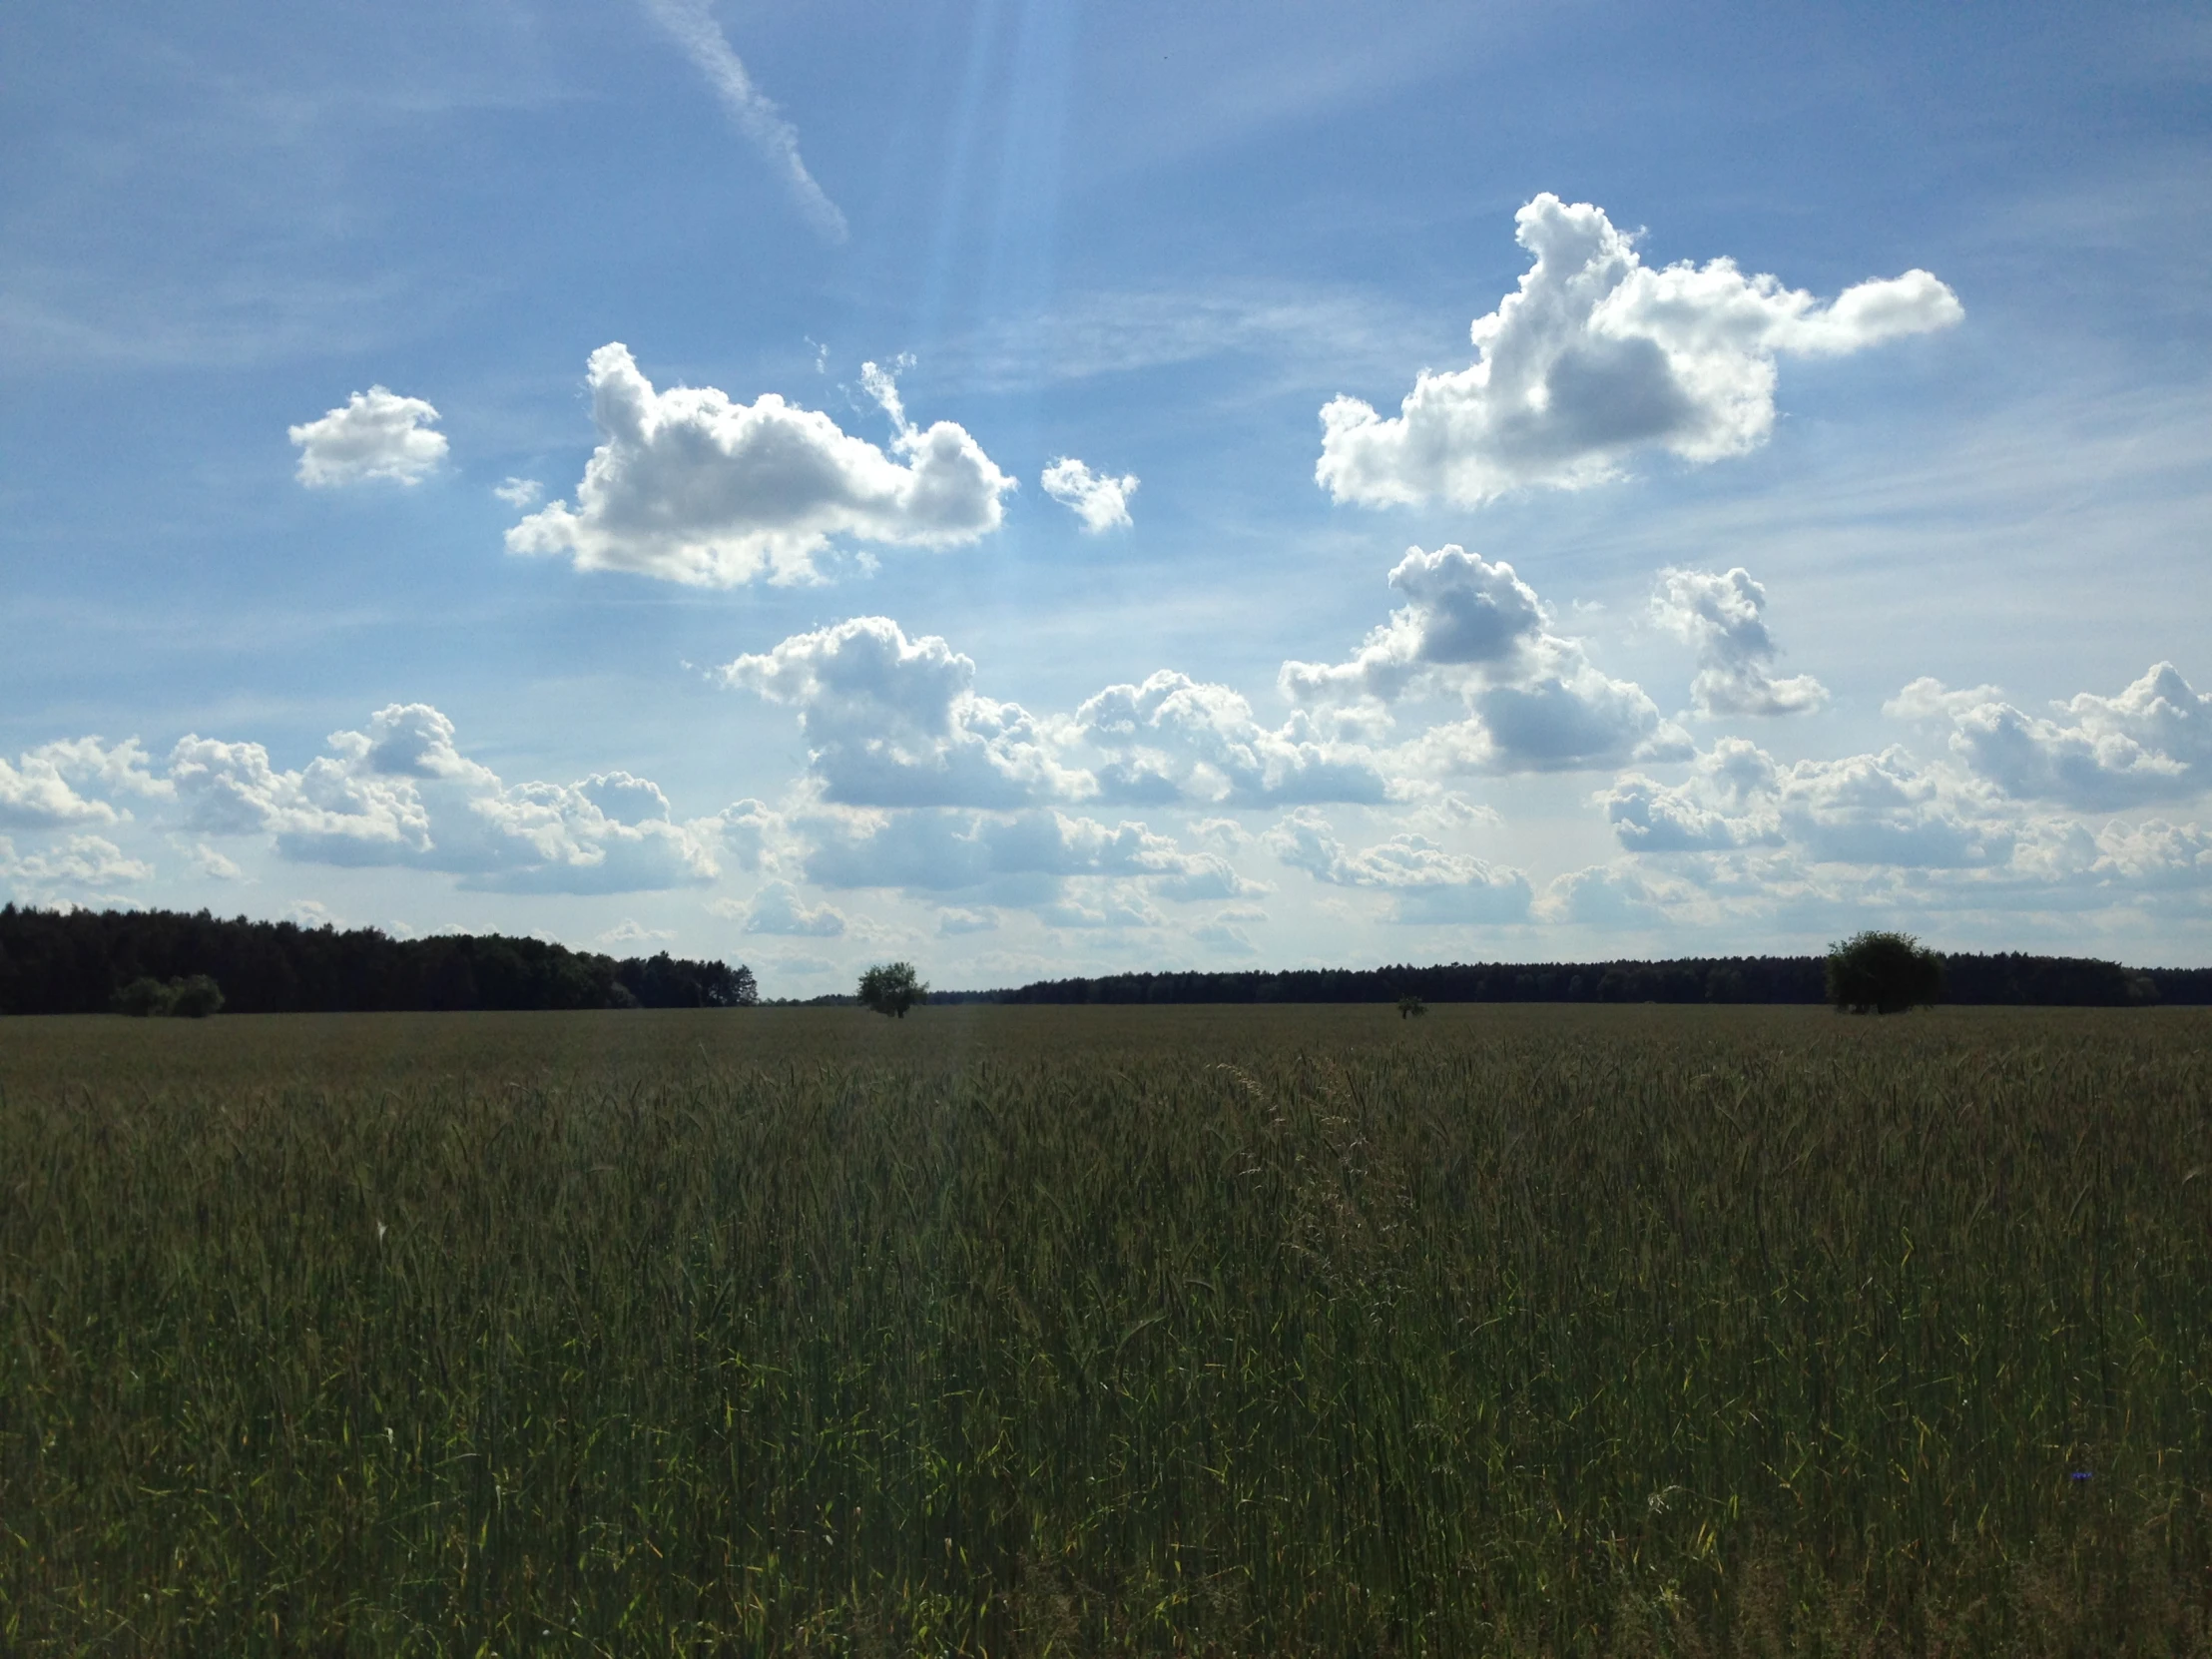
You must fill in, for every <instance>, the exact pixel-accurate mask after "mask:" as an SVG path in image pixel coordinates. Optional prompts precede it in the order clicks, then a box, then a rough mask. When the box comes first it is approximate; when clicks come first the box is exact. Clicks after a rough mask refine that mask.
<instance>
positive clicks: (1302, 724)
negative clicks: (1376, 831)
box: [1075, 669, 1389, 807]
mask: <svg viewBox="0 0 2212 1659" xmlns="http://www.w3.org/2000/svg"><path fill="white" fill-rule="evenodd" d="M1075 729H1076V731H1077V732H1078V733H1080V734H1081V736H1082V737H1083V738H1084V739H1085V740H1087V741H1088V742H1089V743H1090V744H1092V745H1093V746H1094V747H1095V748H1097V749H1100V750H1103V751H1105V752H1106V753H1108V754H1109V755H1110V756H1111V757H1112V759H1110V760H1109V761H1108V762H1107V763H1106V764H1105V765H1104V766H1102V767H1100V768H1099V770H1098V773H1097V787H1098V790H1099V793H1100V794H1101V796H1102V797H1103V798H1104V799H1106V800H1109V801H1118V802H1123V803H1127V804H1130V805H1146V804H1163V805H1164V804H1167V803H1170V802H1177V801H1184V802H1196V803H1201V804H1207V805H1221V806H1232V807H1250V806H1264V805H1270V804H1289V803H1293V802H1316V801H1350V802H1377V801H1382V800H1383V799H1384V798H1385V797H1386V796H1387V795H1388V793H1389V784H1388V781H1387V780H1386V779H1385V778H1384V777H1383V774H1382V773H1381V771H1379V770H1378V768H1377V766H1376V763H1375V759H1374V756H1373V755H1372V754H1371V753H1370V752H1369V751H1368V750H1366V749H1365V748H1363V747H1361V746H1359V745H1357V744H1345V743H1339V742H1336V741H1334V740H1332V739H1330V738H1329V737H1327V736H1326V735H1325V734H1324V733H1322V732H1321V731H1319V730H1317V729H1316V727H1315V725H1314V723H1313V721H1312V720H1311V719H1310V718H1309V717H1307V716H1306V715H1304V714H1303V713H1294V714H1293V716H1292V718H1291V719H1290V720H1289V721H1288V722H1287V723H1285V724H1284V725H1283V726H1281V727H1278V728H1269V727H1265V726H1262V725H1261V724H1260V723H1259V722H1258V721H1257V720H1256V719H1254V718H1253V713H1252V705H1251V704H1250V703H1248V702H1246V701H1245V699H1244V698H1243V697H1242V696H1240V695H1239V694H1238V693H1236V692H1234V691H1231V690H1230V689H1229V688H1228V687H1227V686H1217V685H1208V684H1206V683H1204V682H1201V681H1197V680H1193V679H1192V678H1191V677H1190V676H1189V675H1187V674H1178V673H1175V672H1173V671H1171V670H1167V669H1163V670H1161V671H1160V672H1159V673H1157V674H1154V675H1152V676H1150V677H1149V678H1147V679H1146V680H1145V682H1144V683H1143V684H1142V685H1135V686H1132V685H1120V686H1108V687H1107V688H1106V689H1105V690H1104V691H1102V692H1100V693H1098V695H1097V696H1095V697H1092V698H1089V699H1088V700H1086V701H1085V702H1084V703H1083V705H1082V706H1081V707H1080V708H1079V709H1077V710H1076V712H1075Z"/></svg>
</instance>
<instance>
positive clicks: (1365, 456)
mask: <svg viewBox="0 0 2212 1659" xmlns="http://www.w3.org/2000/svg"><path fill="white" fill-rule="evenodd" d="M1515 225H1516V227H1517V230H1516V233H1515V234H1516V237H1517V239H1518V240H1519V242H1520V245H1521V246H1522V247H1523V248H1525V249H1527V250H1528V252H1529V253H1530V254H1531V255H1533V256H1534V260H1535V263H1534V265H1533V266H1532V267H1531V268H1530V269H1529V271H1528V272H1527V273H1526V274H1525V275H1524V276H1523V277H1521V280H1520V290H1519V292H1517V293H1512V294H1508V295H1507V296H1506V297H1505V298H1504V299H1503V300H1502V301H1501V302H1500V303H1499V305H1498V308H1497V309H1496V310H1494V311H1492V312H1491V313H1490V314H1489V315H1487V316H1484V317H1480V318H1478V319H1477V320H1476V321H1475V323H1474V325H1473V328H1472V330H1471V333H1472V337H1473V341H1474V345H1475V350H1476V353H1477V355H1476V360H1475V362H1474V363H1473V364H1472V365H1471V366H1469V367H1467V368H1463V369H1458V370H1454V371H1450V372H1445V373H1434V372H1430V371H1427V370H1423V371H1422V373H1421V374H1420V376H1419V378H1418V379H1417V380H1416V381H1415V382H1414V384H1413V389H1412V390H1411V391H1410V392H1408V393H1407V394H1406V397H1405V400H1404V402H1403V404H1402V406H1401V410H1400V412H1399V413H1398V414H1397V415H1396V416H1395V417H1393V418H1390V419H1384V418H1383V417H1382V416H1381V415H1379V414H1377V412H1376V411H1375V409H1374V408H1373V407H1372V406H1371V405H1369V404H1367V403H1364V402H1362V401H1361V400H1359V399H1358V398H1354V397H1339V398H1337V399H1336V400H1335V401H1333V402H1331V403H1330V404H1329V405H1328V406H1327V407H1326V408H1324V409H1323V410H1322V432H1323V437H1322V453H1321V460H1320V463H1319V464H1318V466H1317V467H1316V469H1315V476H1316V478H1317V479H1318V480H1319V481H1320V482H1321V483H1322V484H1323V485H1325V486H1326V487H1327V488H1328V489H1329V490H1330V491H1331V493H1332V494H1334V495H1335V496H1336V498H1337V499H1338V500H1340V501H1358V502H1365V503H1368V504H1371V505H1382V504H1387V503H1392V502H1408V503H1409V502H1419V501H1427V500H1432V499H1436V498H1439V497H1440V498H1442V499H1444V500H1448V501H1454V502H1457V503H1460V504H1461V505H1466V506H1472V505H1475V504H1477V503H1480V502H1483V501H1486V500H1489V499H1490V498H1491V497H1493V496H1496V495H1500V494H1502V493H1504V492H1505V491H1508V490H1511V489H1515V488H1518V487H1521V486H1525V485H1533V484H1548V485H1555V486H1561V487H1565V488H1575V487H1578V486H1581V485H1586V484H1591V483H1596V482H1599V481H1601V480H1603V479H1606V478H1610V477H1612V476H1614V475H1616V474H1617V473H1618V472H1619V471H1620V469H1621V467H1622V466H1623V464H1624V463H1625V462H1626V461H1627V460H1628V459H1629V458H1630V457H1632V456H1634V455H1635V454H1637V453H1638V452H1640V451H1645V450H1653V449H1657V450H1663V451H1666V452H1668V453H1671V454H1674V455H1678V456H1681V457H1682V458H1684V459H1686V460H1693V461H1707V460H1712V459H1715V458H1717V457H1720V456H1723V455H1732V454H1738V453H1741V452H1742V451H1744V450H1747V449H1751V448H1753V447H1755V446H1756V445H1758V444H1759V443H1761V442H1763V441H1764V440H1765V438H1766V436H1767V434H1768V432H1769V431H1770V430H1771V429H1772V427H1773V425H1774V412H1775V411H1774V387H1775V359H1776V358H1777V357H1778V356H1780V355H1785V354H1791V353H1796V354H1800V355H1835V354H1839V353H1842V352H1847V351H1855V350H1858V349H1859V348H1861V347H1862V346H1867V345H1872V344H1875V343H1877V342H1879V341H1882V340H1887V339H1893V338H1896V337H1897V336H1899V335H1902V334H1914V333H1922V332H1925V331H1927V330H1929V329H1933V328H1941V327H1945V326H1947V325H1949V324H1950V323H1953V322H1956V321H1957V320H1958V319H1959V317H1960V316H1961V315H1963V314H1964V313H1963V311H1962V310H1961V308H1960V306H1959V303H1958V299H1957V296H1956V295H1955V294H1953V293H1952V292H1951V290H1950V289H1949V288H1948V287H1946V286H1944V284H1943V283H1941V282H1939V281H1937V280H1936V278H1935V277H1932V276H1930V275H1929V274H1928V273H1927V272H1925V271H1909V272H1907V273H1906V274H1905V275H1904V276H1902V277H1891V278H1888V279H1886V280H1882V281H1870V282H1862V283H1860V284H1859V285H1858V286H1856V287H1852V288H1847V289H1845V291H1844V292H1843V293H1842V294H1840V295H1839V296H1838V297H1837V298H1836V300H1835V302H1834V303H1833V304H1829V305H1825V306H1824V305H1822V304H1820V303H1819V302H1818V301H1817V300H1816V299H1815V298H1814V297H1813V296H1812V295H1811V294H1810V293H1806V292H1804V291H1802V290H1799V289H1792V288H1785V287H1784V286H1783V285H1782V284H1781V283H1780V282H1779V281H1778V280H1777V279H1776V278H1774V277H1765V276H1760V277H1746V276H1745V275H1744V274H1743V273H1742V272H1741V271H1739V270H1738V269H1737V267H1736V265H1735V263H1734V262H1733V261H1731V260H1726V259H1718V260H1714V261H1713V262H1712V263H1711V264H1709V265H1706V266H1704V267H1702V268H1700V267H1696V266H1692V265H1689V264H1681V265H1671V266H1668V267H1666V268H1664V269H1662V270H1654V269H1652V268H1651V267H1649V266H1646V265H1645V264H1643V262H1642V261H1641V260H1640V259H1638V257H1637V254H1636V250H1635V246H1634V241H1633V238H1632V237H1631V236H1630V235H1628V234H1626V233H1623V232H1621V231H1619V230H1616V229H1615V228H1614V226H1613V224H1612V222H1611V221H1610V220H1608V219H1607V218H1606V217H1605V215H1604V214H1603V213H1602V212H1601V211H1599V210H1598V209H1597V208H1595V207H1592V206H1590V205H1589V204H1587V203H1581V204H1577V205H1574V206H1571V207H1570V206H1569V205H1567V204H1566V203H1563V202H1561V201H1560V200H1559V199H1558V198H1557V197H1556V196H1552V195H1549V194H1545V195H1542V196H1539V197H1537V198H1536V199H1535V200H1534V201H1532V202H1530V203H1529V204H1528V205H1527V206H1526V207H1524V208H1522V209H1521V210H1520V212H1519V214H1518V215H1516V216H1515Z"/></svg>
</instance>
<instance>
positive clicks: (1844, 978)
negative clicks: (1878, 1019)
mask: <svg viewBox="0 0 2212 1659" xmlns="http://www.w3.org/2000/svg"><path fill="white" fill-rule="evenodd" d="M1942 994H1943V959H1942V957H1940V956H1938V955H1936V952H1935V951H1933V950H1925V949H1923V948H1922V947H1921V941H1920V940H1918V939H1916V938H1915V937H1913V935H1912V934H1910V933H1885V932H1881V931H1879V930H1877V929H1875V928H1869V929H1868V930H1867V931H1865V932H1864V933H1855V934H1853V935H1852V936H1851V937H1850V938H1848V939H1846V940H1844V942H1843V943H1841V944H1832V945H1830V946H1829V947H1828V1000H1829V1001H1830V1002H1832V1003H1834V1004H1835V1005H1836V1006H1837V1007H1838V1008H1840V1009H1842V1010H1844V1011H1845V1012H1847V1013H1853V1014H1867V1013H1874V1014H1902V1013H1904V1012H1905V1010H1906V1009H1908V1008H1918V1007H1921V1006H1923V1005H1924V1004H1927V1003H1930V1002H1934V1001H1936V999H1937V998H1938V997H1940V996H1941V995H1942Z"/></svg>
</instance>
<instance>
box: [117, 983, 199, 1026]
mask: <svg viewBox="0 0 2212 1659" xmlns="http://www.w3.org/2000/svg"><path fill="white" fill-rule="evenodd" d="M222 1008H223V987H222V986H221V985H218V984H217V983H216V982H215V981H214V980H213V979H211V978H209V977H208V975H206V974H205V973H195V974H191V975H188V976H185V977H182V978H177V979H172V980H170V981H168V982H167V983H166V984H165V983H163V982H162V981H161V980H159V979H156V978H154V977H153V976H152V975H151V974H148V975H144V976H142V977H140V978H137V979H134V980H132V981H131V982H130V983H129V984H128V985H125V986H124V987H123V988H122V989H121V990H119V991H117V992H116V993H115V1011H116V1012H117V1013H119V1014H133V1015H136V1016H137V1017H138V1018H140V1019H145V1018H147V1017H148V1016H150V1015H154V1014H174V1015H176V1016H177V1017H178V1018H180V1019H206V1018H207V1017H208V1016H209V1015H210V1014H213V1013H220V1012H221V1011H222Z"/></svg>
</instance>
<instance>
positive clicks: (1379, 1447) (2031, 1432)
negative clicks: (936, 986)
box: [0, 1006, 2212, 1659]
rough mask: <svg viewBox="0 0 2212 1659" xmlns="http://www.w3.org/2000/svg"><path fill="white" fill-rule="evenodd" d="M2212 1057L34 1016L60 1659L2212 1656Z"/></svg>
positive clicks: (1152, 1012)
mask: <svg viewBox="0 0 2212 1659" xmlns="http://www.w3.org/2000/svg"><path fill="white" fill-rule="evenodd" d="M2208 1407H2212V1016H2208V1015H2202V1014H2197V1013H2189V1012H2157V1011H2150V1012H2095V1013H2090V1012H2081V1013H2070V1012H2049V1011H2028V1010H2018V1011H2014V1010H1940V1011H1937V1012H1935V1013H1930V1014H1922V1015H1914V1016H1909V1017H1906V1018H1900V1019H1890V1020H1880V1021H1877V1020H1849V1019H1841V1018H1837V1017H1835V1016H1832V1015H1829V1014H1827V1013H1825V1012H1818V1011H1814V1010H1807V1009H1732V1008H1671V1007H1670V1008H1648V1007H1647V1008H1602V1009H1574V1008H1567V1007H1545V1006H1514V1007H1494V1006H1484V1007H1447V1008H1438V1009H1437V1010H1435V1011H1434V1012H1433V1013H1432V1014H1431V1015H1430V1016H1429V1017H1428V1018H1427V1019H1426V1020H1424V1021H1419V1022H1400V1021H1399V1020H1398V1019H1397V1018H1396V1017H1395V1014H1394V1011H1393V1010H1391V1009H1388V1008H1384V1007H1278V1008H1253V1007H1239V1008H1207V1009H1191V1010H1180V1009H1017V1008H987V1007H981V1008H943V1009H935V1010H927V1011H924V1012H922V1013H918V1014H916V1015H915V1016H913V1017H911V1018H909V1019H906V1020H904V1021H900V1022H892V1021H888V1020H882V1019H875V1018H871V1017H869V1016H867V1015H865V1014H862V1013H859V1012H857V1011H854V1010H847V1009H835V1010H802V1009H758V1010H741V1011H729V1012H712V1013H665V1014H656V1013H642V1012H625V1013H609V1014H520V1015H488V1014H478V1015H435V1016H433V1015H423V1016H409V1015H368V1016H358V1017H327V1018H320V1017H311V1016H293V1017H287V1018H229V1017H226V1018H219V1019H215V1020H211V1021H205V1022H182V1021H127V1020H121V1019H113V1018H99V1019H93V1018H87V1019H57V1020H30V1019H18V1020H11V1021H7V1022H4V1023H0V1650H4V1651H6V1652H8V1653H10V1654H26V1655H29V1654H38V1655H45V1654H63V1653H88V1654H90V1653H99V1654H135V1653H179V1654H202V1653H205V1654H224V1655H244V1654H255V1653H270V1654H276V1653H315V1654H324V1653H327V1654H340V1653H343V1654H372V1653H373V1654H386V1653H391V1654H416V1653H420V1654H431V1653H453V1654H469V1655H474V1654H491V1653H498V1654H521V1653H576V1654H589V1653H606V1654H624V1655H627V1654H672V1653H772V1652H773V1653H804V1654H817V1653H820V1654H830V1653H850V1654H892V1653H908V1652H913V1653H976V1654H982V1653H990V1654H1000V1655H1017V1654H1020V1655H1044V1654H1056V1655H1057V1654H1068V1655H1076V1654H1087V1653H1124V1652H1143V1653H1192V1654H1199V1653H1208V1654H1281V1655H1291V1654H1346V1655H1350V1654H1361V1655H1383V1654H1398V1653H1434V1654H1449V1655H1460V1654H1467V1655H1474V1654H1499V1655H1507V1654H1510V1655H1521V1654H1527V1655H1536V1654H1549V1655H1570V1654H1577V1655H1579V1654H1590V1655H1599V1654H1603V1655H1616V1654H1619V1655H1625V1654H1637V1653H1654V1654H1686V1655H1687V1654H1716V1655H1717V1654H1761V1655H1766V1654H1777V1655H1779V1654H1798V1653H1808V1654H1813V1653H1818V1654H1854V1655H1858V1654H1866V1655H1891V1654H1913V1655H1919V1654H1930V1655H1933V1654H1945V1655H1950V1654H2078V1655H2096V1656H2099V1659H2103V1656H2114V1655H2122V1654H2146V1655H2148V1654H2181V1653H2188V1654H2206V1653H2212V1415H2208Z"/></svg>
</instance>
